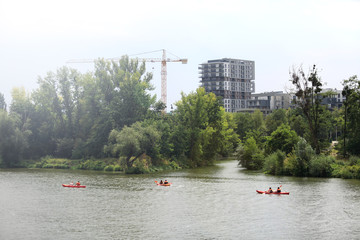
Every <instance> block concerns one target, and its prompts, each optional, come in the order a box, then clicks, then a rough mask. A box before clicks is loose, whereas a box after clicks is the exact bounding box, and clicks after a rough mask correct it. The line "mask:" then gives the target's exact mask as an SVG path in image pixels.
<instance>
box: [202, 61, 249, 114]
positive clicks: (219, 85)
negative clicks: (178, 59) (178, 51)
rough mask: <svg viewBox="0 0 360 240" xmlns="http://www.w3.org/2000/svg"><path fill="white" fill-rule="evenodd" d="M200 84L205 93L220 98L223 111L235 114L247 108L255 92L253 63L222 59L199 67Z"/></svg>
mask: <svg viewBox="0 0 360 240" xmlns="http://www.w3.org/2000/svg"><path fill="white" fill-rule="evenodd" d="M199 70H200V72H199V73H200V79H201V80H200V83H201V86H202V87H204V88H205V90H206V92H212V93H214V94H215V95H216V96H220V97H221V98H222V101H223V104H224V108H225V111H227V112H237V111H239V110H241V109H245V108H247V104H248V103H247V101H249V100H250V98H251V93H253V92H255V82H254V80H255V62H254V61H249V60H241V59H232V58H222V59H215V60H209V61H207V62H206V63H202V64H200V65H199Z"/></svg>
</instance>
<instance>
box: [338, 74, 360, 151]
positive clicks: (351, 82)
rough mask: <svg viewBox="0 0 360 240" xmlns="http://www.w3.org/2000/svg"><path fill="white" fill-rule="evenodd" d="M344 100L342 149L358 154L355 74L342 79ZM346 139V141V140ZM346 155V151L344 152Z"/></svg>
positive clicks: (359, 84)
mask: <svg viewBox="0 0 360 240" xmlns="http://www.w3.org/2000/svg"><path fill="white" fill-rule="evenodd" d="M343 86H344V88H343V92H342V94H343V95H344V96H345V97H346V100H345V101H344V120H345V123H344V144H346V142H347V143H348V144H347V145H344V151H346V150H348V151H349V152H350V153H351V154H357V155H359V154H360V148H359V145H360V101H359V99H360V80H359V79H358V78H357V76H356V75H354V76H352V77H350V78H349V79H347V80H344V81H343ZM347 139H348V141H347ZM344 155H346V152H344Z"/></svg>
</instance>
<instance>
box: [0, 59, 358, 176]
mask: <svg viewBox="0 0 360 240" xmlns="http://www.w3.org/2000/svg"><path fill="white" fill-rule="evenodd" d="M290 79H291V82H292V83H293V85H294V87H295V96H296V99H295V102H294V103H295V104H296V106H297V107H295V108H293V109H278V110H275V111H273V112H272V113H271V114H269V115H267V116H264V115H263V113H261V112H260V111H259V110H256V111H255V112H254V113H227V112H225V111H224V108H223V107H222V106H221V103H220V101H221V100H220V99H219V98H217V97H216V96H215V95H214V94H213V93H206V92H205V90H204V89H203V88H198V89H196V91H194V92H192V93H190V94H187V95H186V94H182V96H181V100H179V101H178V102H177V103H175V110H173V111H172V112H171V113H164V112H163V110H164V109H165V106H164V104H163V103H162V102H161V101H156V96H154V95H151V90H153V89H154V87H153V86H152V84H151V80H152V75H151V73H147V72H146V70H145V63H139V62H138V61H135V60H130V59H129V58H128V57H127V56H124V57H122V58H121V60H120V61H118V62H109V61H105V60H101V59H99V60H98V61H96V63H95V65H94V71H93V72H90V73H86V74H81V73H79V72H78V71H77V70H75V69H71V68H67V67H62V68H60V69H58V70H57V71H56V72H49V73H47V74H46V75H45V76H43V77H39V79H38V88H37V89H35V90H34V91H33V92H31V93H27V92H26V91H25V89H24V88H21V87H20V88H14V89H13V91H12V102H11V104H10V106H9V107H8V106H7V105H6V103H5V100H4V96H3V94H0V134H1V139H0V164H1V166H2V167H14V166H23V165H22V162H23V161H24V160H38V159H43V160H42V162H41V164H40V165H39V166H44V164H45V165H46V164H47V163H49V162H46V161H49V159H50V158H58V159H62V160H59V161H61V164H60V165H61V167H66V166H65V165H66V164H67V163H68V161H69V159H73V160H77V161H78V164H79V165H78V166H79V168H81V169H87V166H88V165H91V166H92V169H100V170H102V169H104V168H107V169H110V170H112V169H123V170H125V171H127V172H148V171H151V169H156V168H159V166H163V165H169V166H172V167H173V168H178V167H199V166H206V165H209V164H212V163H213V161H214V160H215V159H218V158H219V157H228V156H233V155H234V154H235V156H237V158H238V160H239V164H240V165H242V166H243V167H245V168H248V169H252V170H264V171H266V172H268V173H271V174H285V175H295V176H317V177H327V176H337V177H339V176H340V177H348V178H360V165H358V164H360V161H359V163H358V160H357V159H358V158H356V157H355V156H351V157H350V159H351V160H348V161H347V162H345V163H342V164H340V163H338V162H336V161H337V160H336V159H335V157H334V156H336V151H339V152H341V153H343V155H345V156H347V157H348V156H349V155H359V154H360V152H359V148H358V147H357V146H359V143H360V138H359V136H360V134H359V131H360V130H359V129H360V127H359V122H360V121H359V120H360V111H359V109H360V106H359V99H360V95H359V90H360V89H359V88H360V83H359V80H358V79H357V77H356V76H353V77H351V78H349V79H348V80H344V82H343V85H344V94H343V95H344V96H346V101H345V102H344V106H343V107H342V108H341V109H336V110H330V109H328V108H326V106H324V105H322V104H321V101H322V99H323V97H324V96H326V95H324V93H322V88H321V87H322V82H321V79H320V77H319V75H318V72H317V68H316V67H315V66H314V67H313V68H312V69H311V70H310V72H309V73H308V74H306V73H305V72H304V71H303V70H302V69H301V68H300V69H297V70H295V69H294V71H293V72H292V73H291V75H290ZM329 94H330V93H329ZM335 140H339V142H340V143H339V144H338V145H337V146H336V149H334V148H330V144H331V142H332V141H335ZM334 153H335V154H334ZM108 158H111V159H118V162H117V164H118V165H119V166H118V165H117V166H111V167H110V166H108V165H107V164H108V163H107V161H108V160H107V159H108ZM66 159H67V160H66ZM120 165H121V166H120ZM47 166H48V164H47Z"/></svg>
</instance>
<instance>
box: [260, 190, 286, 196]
mask: <svg viewBox="0 0 360 240" xmlns="http://www.w3.org/2000/svg"><path fill="white" fill-rule="evenodd" d="M256 192H257V193H261V194H285V195H289V194H290V192H276V191H274V192H272V193H271V192H268V191H259V190H256Z"/></svg>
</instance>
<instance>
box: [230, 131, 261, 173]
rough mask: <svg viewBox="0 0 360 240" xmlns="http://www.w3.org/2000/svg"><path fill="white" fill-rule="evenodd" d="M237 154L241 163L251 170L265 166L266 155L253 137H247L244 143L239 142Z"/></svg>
mask: <svg viewBox="0 0 360 240" xmlns="http://www.w3.org/2000/svg"><path fill="white" fill-rule="evenodd" d="M236 155H237V158H238V161H239V165H241V166H243V167H245V168H247V169H249V170H259V169H262V167H263V164H264V158H265V156H264V154H263V152H262V150H261V149H260V148H259V147H258V145H257V144H256V140H255V139H254V138H253V137H250V138H248V139H246V141H245V143H244V144H239V146H238V148H237V149H236Z"/></svg>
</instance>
